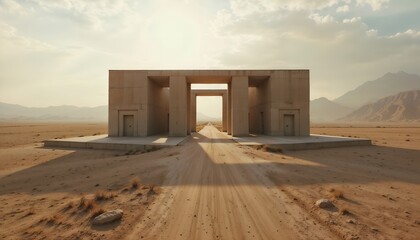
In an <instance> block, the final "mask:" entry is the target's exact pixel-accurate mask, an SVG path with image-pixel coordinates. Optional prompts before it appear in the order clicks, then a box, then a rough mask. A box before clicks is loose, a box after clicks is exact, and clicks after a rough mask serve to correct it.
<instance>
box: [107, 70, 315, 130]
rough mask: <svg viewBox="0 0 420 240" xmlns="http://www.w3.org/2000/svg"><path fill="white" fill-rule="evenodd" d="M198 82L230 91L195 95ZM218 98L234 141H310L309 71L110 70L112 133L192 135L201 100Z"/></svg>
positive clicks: (225, 125)
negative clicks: (305, 138) (299, 138)
mask: <svg viewBox="0 0 420 240" xmlns="http://www.w3.org/2000/svg"><path fill="white" fill-rule="evenodd" d="M196 83H205V84H209V83H219V84H220V83H225V84H227V90H191V84H196ZM214 95H216V96H222V97H223V109H224V110H223V123H224V124H223V130H226V131H227V133H228V134H231V135H232V136H247V135H249V134H250V133H255V134H265V135H271V136H309V70H110V71H109V121H108V134H109V136H110V137H115V136H150V135H155V134H161V133H168V135H169V136H181V137H182V136H187V135H188V134H190V133H191V131H194V129H195V123H196V96H214Z"/></svg>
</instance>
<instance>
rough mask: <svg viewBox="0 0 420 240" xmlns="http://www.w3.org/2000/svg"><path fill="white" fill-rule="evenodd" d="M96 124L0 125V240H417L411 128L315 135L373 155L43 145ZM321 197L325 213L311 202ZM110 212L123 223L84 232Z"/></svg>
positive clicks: (206, 133) (207, 134)
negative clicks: (356, 140) (353, 142)
mask: <svg viewBox="0 0 420 240" xmlns="http://www.w3.org/2000/svg"><path fill="white" fill-rule="evenodd" d="M100 133H102V134H103V133H106V124H102V123H101V124H94V123H91V124H85V123H73V124H70V123H59V124H55V123H54V124H53V123H1V124H0V203H1V204H0V239H171V240H172V239H419V236H420V201H419V199H420V126H397V125H393V126H387V127H381V126H360V127H356V126H352V127H349V126H317V127H314V128H313V129H312V133H318V134H329V135H339V136H355V137H369V138H371V139H372V140H373V143H374V145H373V146H365V147H347V148H331V149H321V150H306V151H295V152H283V153H271V152H267V151H264V148H262V149H257V148H251V147H245V146H239V145H238V144H236V143H235V142H233V141H232V140H231V139H230V138H229V137H228V136H227V135H226V134H225V133H221V132H219V131H218V130H217V129H216V128H215V127H213V126H212V125H208V126H204V128H203V129H202V130H201V131H200V132H198V133H194V134H193V135H192V136H191V138H190V139H189V140H188V141H187V142H186V143H185V144H183V145H182V146H177V147H173V148H166V149H160V150H157V151H153V152H144V153H142V152H121V151H102V150H89V149H51V148H44V147H43V145H42V143H41V141H42V140H44V139H50V138H57V137H59V138H60V137H73V136H82V135H83V136H87V135H93V134H100ZM322 198H326V199H329V200H331V201H332V203H333V206H331V207H329V208H326V209H321V208H319V207H317V206H315V205H314V203H315V201H317V200H318V199H322ZM117 208H120V209H122V210H123V211H124V215H123V217H122V219H121V220H119V221H117V222H114V223H111V224H108V225H103V226H95V225H92V224H91V219H92V217H93V216H95V215H97V214H100V213H101V212H102V211H106V210H111V209H117Z"/></svg>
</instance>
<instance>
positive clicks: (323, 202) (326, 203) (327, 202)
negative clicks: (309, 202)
mask: <svg viewBox="0 0 420 240" xmlns="http://www.w3.org/2000/svg"><path fill="white" fill-rule="evenodd" d="M315 205H317V206H318V207H320V208H329V207H332V206H334V205H333V204H332V202H331V201H330V200H328V199H319V200H318V201H316V202H315Z"/></svg>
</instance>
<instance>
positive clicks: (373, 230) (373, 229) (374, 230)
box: [370, 227, 379, 232]
mask: <svg viewBox="0 0 420 240" xmlns="http://www.w3.org/2000/svg"><path fill="white" fill-rule="evenodd" d="M370 230H372V232H379V229H377V228H374V227H373V228H370Z"/></svg>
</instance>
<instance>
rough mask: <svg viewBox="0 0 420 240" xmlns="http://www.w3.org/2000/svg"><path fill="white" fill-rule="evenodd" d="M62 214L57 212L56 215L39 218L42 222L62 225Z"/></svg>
mask: <svg viewBox="0 0 420 240" xmlns="http://www.w3.org/2000/svg"><path fill="white" fill-rule="evenodd" d="M62 217H63V216H62V215H61V214H58V213H57V214H55V215H54V216H50V217H44V218H42V219H41V220H39V222H40V223H46V224H48V225H60V224H62V221H61V219H62Z"/></svg>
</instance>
